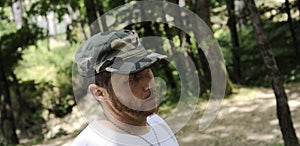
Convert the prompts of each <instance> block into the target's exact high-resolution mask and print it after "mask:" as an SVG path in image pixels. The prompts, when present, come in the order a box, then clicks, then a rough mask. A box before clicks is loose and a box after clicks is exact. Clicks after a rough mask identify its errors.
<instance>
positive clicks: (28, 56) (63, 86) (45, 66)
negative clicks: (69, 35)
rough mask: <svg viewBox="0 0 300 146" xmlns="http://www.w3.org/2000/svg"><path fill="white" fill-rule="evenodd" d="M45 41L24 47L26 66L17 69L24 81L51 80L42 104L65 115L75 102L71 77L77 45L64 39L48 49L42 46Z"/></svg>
mask: <svg viewBox="0 0 300 146" xmlns="http://www.w3.org/2000/svg"><path fill="white" fill-rule="evenodd" d="M44 43H45V41H39V43H38V47H34V46H32V47H31V48H30V49H28V50H26V51H24V55H23V58H24V60H23V61H22V62H21V64H23V66H20V67H18V68H16V72H17V74H18V75H19V76H21V77H22V79H23V80H24V81H26V80H35V81H36V82H37V83H38V84H47V85H48V87H49V88H48V89H45V90H44V91H43V95H42V97H43V100H42V104H43V105H44V106H45V108H46V109H48V110H49V111H50V113H53V114H55V115H56V116H58V117H63V116H65V115H66V114H68V113H70V112H71V110H72V107H73V106H74V105H75V101H74V97H73V96H72V95H73V89H72V79H71V78H72V63H73V62H72V60H73V55H72V54H73V52H74V50H75V48H76V47H75V45H68V44H63V43H62V44H60V46H54V48H53V49H52V50H50V51H48V50H47V49H46V48H45V47H42V46H45V45H44ZM58 44H59V43H58ZM24 66H26V68H24Z"/></svg>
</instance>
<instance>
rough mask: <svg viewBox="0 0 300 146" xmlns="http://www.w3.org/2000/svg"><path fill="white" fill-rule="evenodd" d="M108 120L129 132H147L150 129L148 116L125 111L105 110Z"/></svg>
mask: <svg viewBox="0 0 300 146" xmlns="http://www.w3.org/2000/svg"><path fill="white" fill-rule="evenodd" d="M104 115H105V117H106V120H107V121H109V122H110V123H111V124H112V125H113V126H115V127H116V128H117V129H119V130H121V131H122V132H124V133H127V134H139V135H140V134H145V133H147V132H148V131H149V127H148V123H147V117H144V116H133V115H131V114H126V113H124V112H120V114H119V113H108V112H104Z"/></svg>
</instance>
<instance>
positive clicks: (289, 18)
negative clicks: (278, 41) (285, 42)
mask: <svg viewBox="0 0 300 146" xmlns="http://www.w3.org/2000/svg"><path fill="white" fill-rule="evenodd" d="M290 11H291V10H290V2H289V0H285V12H286V14H287V16H288V23H289V27H290V31H291V35H292V39H293V43H294V49H295V54H296V55H297V56H299V55H300V53H299V47H298V43H297V42H298V40H297V35H296V31H295V28H294V24H293V19H292V17H291V12H290Z"/></svg>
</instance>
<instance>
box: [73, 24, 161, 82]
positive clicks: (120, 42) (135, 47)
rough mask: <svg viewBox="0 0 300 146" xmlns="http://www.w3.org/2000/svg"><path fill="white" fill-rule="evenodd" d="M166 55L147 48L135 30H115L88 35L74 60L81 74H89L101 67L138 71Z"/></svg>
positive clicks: (115, 70) (85, 75)
mask: <svg viewBox="0 0 300 146" xmlns="http://www.w3.org/2000/svg"><path fill="white" fill-rule="evenodd" d="M166 57H167V56H165V55H161V54H158V53H152V52H148V51H146V50H145V48H144V47H143V46H142V44H141V43H140V41H139V39H138V35H137V34H136V33H134V32H132V31H130V30H115V31H108V32H103V33H99V34H96V35H94V36H92V37H91V38H89V39H88V40H87V41H86V42H85V43H84V44H83V45H82V46H81V47H80V48H79V49H78V50H77V52H76V54H75V61H76V63H77V65H78V71H79V73H80V75H81V76H83V77H89V76H94V75H95V74H99V73H101V72H103V71H108V72H117V73H122V74H128V73H134V72H139V71H141V70H143V69H144V68H146V67H148V66H150V65H151V64H153V63H154V62H156V61H157V60H159V59H163V58H166Z"/></svg>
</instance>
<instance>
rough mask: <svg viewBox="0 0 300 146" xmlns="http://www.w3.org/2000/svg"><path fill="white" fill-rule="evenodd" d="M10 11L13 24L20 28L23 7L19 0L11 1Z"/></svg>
mask: <svg viewBox="0 0 300 146" xmlns="http://www.w3.org/2000/svg"><path fill="white" fill-rule="evenodd" d="M12 12H13V16H14V21H15V25H16V27H17V28H20V27H21V26H22V24H23V16H22V15H23V8H22V1H21V0H14V2H13V3H12Z"/></svg>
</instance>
